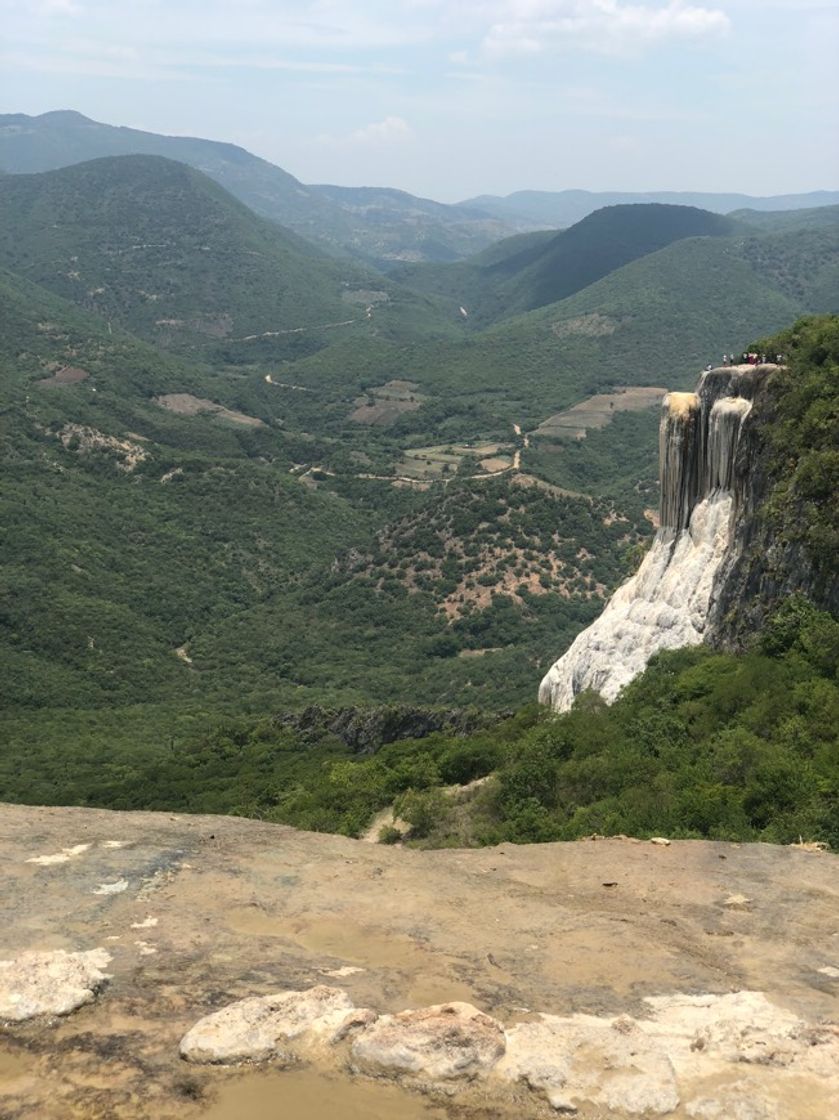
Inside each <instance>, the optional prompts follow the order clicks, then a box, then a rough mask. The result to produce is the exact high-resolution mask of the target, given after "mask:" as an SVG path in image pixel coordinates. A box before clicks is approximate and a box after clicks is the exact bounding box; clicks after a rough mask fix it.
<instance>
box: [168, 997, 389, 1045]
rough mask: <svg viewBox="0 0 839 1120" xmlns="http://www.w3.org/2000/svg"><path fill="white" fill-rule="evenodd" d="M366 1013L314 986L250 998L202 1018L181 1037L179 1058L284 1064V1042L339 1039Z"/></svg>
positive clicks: (362, 1018)
mask: <svg viewBox="0 0 839 1120" xmlns="http://www.w3.org/2000/svg"><path fill="white" fill-rule="evenodd" d="M369 1014H370V1013H369V1012H364V1011H362V1010H360V1009H359V1008H356V1007H353V1004H352V1000H351V999H350V998H349V996H348V995H347V993H346V992H343V991H341V989H340V988H329V987H327V986H326V985H324V984H319V985H318V986H317V987H315V988H309V989H308V990H307V991H305V992H277V993H276V994H275V995H270V996H252V997H250V998H249V999H241V1000H238V1001H237V1002H236V1003H231V1004H229V1005H228V1006H227V1007H224V1008H222V1009H221V1011H216V1012H214V1013H213V1014H212V1015H206V1016H205V1017H204V1018H203V1019H200V1020H199V1021H198V1022H197V1023H196V1024H195V1026H194V1027H193V1028H192V1029H191V1030H189V1031H187V1033H186V1034H185V1035H184V1037H183V1038H182V1039H181V1045H180V1051H181V1057H183V1058H186V1059H187V1060H188V1061H191V1062H218V1063H225V1062H243V1061H252V1062H261V1061H265V1060H266V1059H269V1058H271V1059H275V1060H281V1061H282V1060H285V1059H287V1058H288V1057H289V1056H290V1055H289V1053H288V1051H287V1050H286V1049H284V1047H283V1043H287V1042H291V1041H292V1040H294V1039H297V1038H300V1037H301V1036H302V1035H306V1034H309V1035H313V1036H316V1037H319V1038H328V1039H330V1040H333V1039H334V1040H336V1041H337V1040H339V1039H341V1038H343V1037H345V1036H346V1034H347V1033H348V1031H349V1030H350V1029H351V1028H352V1026H353V1025H354V1024H355V1023H364V1022H367V1021H369Z"/></svg>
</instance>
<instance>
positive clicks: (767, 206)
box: [459, 190, 839, 229]
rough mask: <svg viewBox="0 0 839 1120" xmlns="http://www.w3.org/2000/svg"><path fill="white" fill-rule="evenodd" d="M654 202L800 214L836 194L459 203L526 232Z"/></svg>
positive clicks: (606, 194)
mask: <svg viewBox="0 0 839 1120" xmlns="http://www.w3.org/2000/svg"><path fill="white" fill-rule="evenodd" d="M639 202H656V203H662V204H665V205H670V206H696V207H698V208H699V209H701V210H711V211H712V212H714V213H716V214H729V213H731V211H732V210H759V211H763V210H803V209H809V208H811V207H816V206H835V205H837V204H839V191H810V192H808V193H805V194H782V195H767V196H765V197H760V196H755V195H748V194H736V193H714V192H710V193H706V192H703V191H582V190H566V191H529V190H528V191H514V192H513V193H512V194H508V195H505V196H504V197H501V196H499V195H491V194H482V195H478V196H477V197H475V198H469V199H465V200H464V201H463V202H461V203H459V205H460V206H471V207H475V208H477V209H480V210H482V211H484V212H485V213H487V214H492V215H494V216H495V217H497V218H499V219H501V220H506V221H510V222H519V223H526V224H529V226H530V228H531V229H538V228H543V227H545V226H551V227H554V228H556V227H563V226H570V225H573V224H574V223H575V222H579V221H582V219H583V218H585V217H587V216H588V215H589V214H591V213H593V212H594V211H595V210H600V209H601V208H602V207H604V206H619V205H625V204H629V203H639Z"/></svg>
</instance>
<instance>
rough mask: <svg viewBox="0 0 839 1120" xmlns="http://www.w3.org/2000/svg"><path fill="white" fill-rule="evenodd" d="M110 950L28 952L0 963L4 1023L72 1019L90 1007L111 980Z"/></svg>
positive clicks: (1, 1013)
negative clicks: (71, 1015)
mask: <svg viewBox="0 0 839 1120" xmlns="http://www.w3.org/2000/svg"><path fill="white" fill-rule="evenodd" d="M110 961H111V954H110V953H109V952H108V951H107V950H106V949H90V950H88V951H87V952H80V953H68V952H66V951H65V950H64V949H56V950H54V951H51V952H34V951H30V952H25V953H22V954H21V955H20V956H19V957H15V958H14V959H13V960H6V961H0V1020H4V1019H5V1020H7V1021H11V1022H21V1021H23V1020H24V1019H33V1018H35V1017H36V1016H37V1015H68V1014H69V1013H70V1012H71V1011H75V1010H76V1008H77V1007H81V1006H82V1004H85V1003H90V1001H91V1000H92V999H93V998H94V996H95V995H96V993H97V992H98V990H99V989H100V988H101V987H102V985H103V984H104V983H105V981H106V980H108V979H109V977H108V975H107V973H105V972H103V971H102V969H104V968H105V967H106V966H107V965H108V964H109V963H110Z"/></svg>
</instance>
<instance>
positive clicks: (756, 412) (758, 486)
mask: <svg viewBox="0 0 839 1120" xmlns="http://www.w3.org/2000/svg"><path fill="white" fill-rule="evenodd" d="M774 412H775V401H774V394H773V379H772V378H771V377H763V378H761V379H759V380H758V381H757V383H756V385H755V392H754V399H753V417H752V419H751V422H749V423H746V424H745V425H744V428H743V433H742V436H741V438H740V440H739V442H738V445H737V449H736V455H735V460H734V463H733V465H732V476H733V486H732V490H733V495H734V504H735V510H736V514H735V517H734V522H733V528H732V533H731V541H730V544H729V548H728V550H727V552H726V555H725V556H724V558H723V562H722V564H721V565H720V569H719V572H718V574H717V579H716V594H715V596H714V599H713V601H712V602H711V604H710V608H709V615H708V620H707V626H706V640H707V641H708V642H710V643H711V644H712V645H715V646H720V647H723V648H726V649H733V650H742V649H743V648H744V647H745V646H746V645H747V644H748V642H749V640H750V639H751V638H752V637H753V635H754V634H755V633H756V632H757V631H759V630H760V629H761V627H762V626H763V624H764V622H765V620H766V618H767V616H768V615H769V614H770V613H771V612H772V611H773V610H774V609H775V608H776V607H777V606H778V604H779V603H782V602H783V601H784V600H785V599H787V598H788V597H789V596H790V595H793V594H796V593H802V594H804V595H805V596H806V597H807V598H809V599H811V600H812V601H813V602H814V603H815V604H817V605H818V606H819V607H821V608H822V609H823V610H827V611H832V612H833V614H839V580H837V579H836V578H835V573H836V558H835V556H833V557H831V558H830V560H829V562H828V563H827V564H825V565H824V570H823V571H817V570H816V568H815V567H814V564H813V556H812V555H811V553H810V551H809V550H808V548H807V547H806V546H805V544H804V543H803V541H802V540H800V539H792V538H791V537H790V535H788V534H787V533H784V532H779V531H778V527H777V525H776V523H775V522H774V520H773V519H772V518H771V517H769V516H767V503H768V500H769V497H770V493H771V491H772V488H773V486H774V484H775V482H776V481H777V479H776V478H775V477H773V475H772V472H771V470H770V465H769V453H768V451H769V449H768V447H767V445H766V440H765V438H764V434H763V433H764V429H765V425H767V424H771V423H772V422H773V421H774V419H775V416H774ZM795 516H796V518H797V520H798V521H799V523H800V524H806V515H805V514H804V512H803V511H800V512H799V513H798V514H796V515H795Z"/></svg>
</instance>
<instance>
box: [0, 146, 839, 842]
mask: <svg viewBox="0 0 839 1120" xmlns="http://www.w3.org/2000/svg"><path fill="white" fill-rule="evenodd" d="M630 209H634V208H630ZM641 209H642V210H643V209H644V208H641ZM0 212H2V214H3V215H4V223H3V226H2V230H0V259H2V261H3V265H4V268H3V271H2V273H0V308H1V309H2V315H3V322H4V331H3V335H2V339H0V410H2V412H0V416H2V421H1V423H2V454H3V458H4V489H3V496H2V503H3V508H2V513H3V517H4V523H5V524H6V525H7V526H8V527H9V529H10V531H9V532H8V533H7V534H6V537H5V538H4V551H3V564H4V566H3V571H4V605H3V611H2V615H0V661H2V667H3V685H4V706H5V710H4V716H3V728H4V736H5V741H6V743H7V744H8V746H7V753H6V755H5V756H4V757H5V759H6V764H7V765H8V767H10V768H11V769H9V770H7V775H8V784H7V785H6V786H4V787H3V788H2V789H0V796H9V797H20V796H23V794H22V793H21V789H22V788H23V787H22V785H21V784H20V783H21V782H23V780H24V776H26V780H27V781H28V780H30V778H31V772H30V770H29V769H28V763H24V761H23V760H24V757H26V758H27V759H30V760H31V759H34V758H39V759H40V760H41V761H40V763H39V765H42V766H43V773H44V775H45V780H48V781H53V780H54V779H55V781H58V779H57V778H55V775H56V774H57V773H58V771H57V770H56V767H57V766H58V759H59V758H66V757H68V756H67V755H66V751H67V749H68V746H67V744H68V738H70V739H72V740H73V743H74V744H76V745H75V747H74V748H73V750H78V751H79V752H81V753H82V754H84V755H85V756H87V757H89V758H90V759H91V760H93V759H100V760H101V758H102V757H103V755H105V754H110V756H111V757H112V758H113V759H114V760H115V765H116V764H117V760H121V761H120V762H119V765H126V766H129V770H130V771H131V772H132V773H134V769H133V768H134V766H135V765H137V766H140V767H141V769H142V766H144V765H145V763H141V761H140V760H142V759H143V758H148V759H149V760H152V759H158V760H159V758H160V753H159V752H160V750H161V749H162V748H163V746H164V744H166V745H167V749H175V750H180V749H181V747H183V748H186V747H187V746H188V745H189V744H193V743H195V742H198V741H199V740H200V739H201V736H202V735H206V736H209V737H210V740H212V739H213V735H214V734H215V733H214V732H213V731H212V729H213V728H214V727H216V726H218V725H219V723H220V721H227V720H233V721H237V720H240V719H244V720H245V721H246V723H245V725H246V726H250V724H248V722H247V721H252V720H257V719H261V718H262V717H263V716H264V715H265V713H267V712H271V711H275V710H284V711H298V710H299V709H301V708H303V707H305V706H306V705H311V704H328V705H333V706H346V705H352V706H359V705H361V706H364V705H367V704H379V705H382V704H385V705H386V704H390V703H393V702H397V701H398V702H401V703H408V704H420V705H432V706H433V705H445V706H447V707H454V708H459V707H463V706H469V705H473V706H477V707H480V708H481V709H483V710H484V711H486V712H490V713H491V712H496V713H498V712H505V711H510V710H513V709H515V708H517V707H518V706H520V705H521V704H522V703H524V702H526V701H528V700H529V699H530V697H531V696H532V695H533V693H534V691H535V687H536V683H537V682H538V680H539V677H540V676H541V674H542V672H543V671H544V669H545V667H546V665H547V663H548V661H549V660H551V659H553V658H555V657H556V655H557V653H558V652H560V651H561V649H562V648H563V646H565V645H567V644H568V643H570V641H571V640H572V639H573V638H574V636H575V635H576V634H577V633H578V631H579V630H580V629H581V628H582V627H583V626H585V625H587V624H588V623H589V622H590V621H591V620H592V619H593V618H594V617H595V615H596V614H597V613H598V612H599V611H600V610H601V609H602V606H603V603H604V602H605V599H606V598H607V596H608V595H609V594H610V593H611V591H612V590H613V589H614V588H615V586H617V584H619V583H620V582H621V581H622V580H623V579H624V578H625V577H626V575H627V574H628V573H629V572H630V571H631V570H632V568H633V567H634V566H635V565H636V564H637V561H638V558H639V556H640V554H641V553H642V552H643V549H644V547H645V543H646V541H647V539H648V538H649V536H650V534H651V532H652V522H653V521H654V518H655V509H656V506H657V489H656V485H657V484H656V435H655V431H656V425H657V402H658V400H659V398H660V395H661V392H662V391H663V389H664V388H668V387H673V386H675V387H679V386H680V385H684V384H686V383H688V382H689V381H692V380H693V378H694V377H695V373H696V370H697V368H699V367H701V366H702V365H704V364H706V362H707V361H709V360H713V359H716V358H717V355H718V353H720V352H722V351H724V350H725V351H729V352H730V351H731V350H739V349H740V348H742V347H743V346H746V345H748V344H749V342H750V341H751V340H753V339H755V338H757V337H760V336H765V335H766V333H767V332H769V331H771V330H773V329H776V328H777V327H779V326H781V325H784V324H786V323H789V322H791V321H792V320H793V319H794V318H795V316H796V315H797V314H798V312H799V311H800V310H802V309H805V308H810V307H815V308H816V309H818V308H820V307H822V306H827V305H829V304H830V303H831V301H833V299H834V295H833V293H834V289H835V284H836V276H837V271H836V268H837V265H836V262H837V259H839V253H838V252H837V244H836V233H835V230H834V227H833V226H832V225H831V224H830V221H829V218H830V216H829V215H828V216H827V217H824V216H823V221H822V225H821V226H820V227H819V228H818V229H816V228H815V227H812V226H810V225H802V226H801V227H800V228H794V227H791V228H784V229H783V230H781V231H780V232H778V233H765V234H764V233H761V232H758V233H753V232H749V233H743V232H742V231H740V230H737V231H736V232H729V227H728V226H727V225H725V222H724V220H723V219H719V218H717V217H715V216H713V215H706V216H703V215H701V214H699V215H697V214H696V212H691V213H690V214H689V215H688V216H687V217H688V218H689V221H688V224H687V226H686V225H685V224H684V220H685V215H684V214H681V213H673V212H672V210H670V209H667V208H655V207H654V208H651V209H650V210H649V211H647V210H644V213H643V214H642V215H640V218H641V219H642V220H639V222H637V223H636V222H635V219H634V217H633V216H632V215H629V218H628V217H627V215H626V214H614V213H612V214H609V213H607V214H605V215H604V216H602V217H599V218H598V217H597V216H594V218H592V219H591V220H589V221H588V222H586V223H582V224H581V226H580V227H579V229H577V230H571V231H568V234H564V235H562V239H560V240H557V239H556V238H555V237H547V238H546V237H544V236H539V237H532V236H530V237H527V238H526V239H524V240H522V239H517V240H516V241H515V242H514V243H513V244H512V245H508V246H506V247H503V248H497V249H496V250H495V251H494V252H488V253H487V254H485V256H484V257H483V263H482V264H480V268H483V269H492V268H496V269H498V274H499V275H501V274H505V275H506V277H507V279H508V280H509V279H511V278H512V281H514V282H519V281H521V284H522V291H524V290H525V289H527V290H528V291H530V292H534V291H536V290H537V289H538V288H539V285H540V284H542V283H543V282H544V284H545V287H544V289H543V294H545V293H548V294H547V295H546V296H545V298H550V293H554V294H555V293H556V291H558V290H560V289H561V286H562V285H563V284H565V285H571V286H572V287H579V290H577V291H575V293H574V294H573V295H570V296H567V297H566V298H564V299H561V300H559V301H556V302H552V303H549V304H547V305H546V306H544V307H540V308H539V309H537V310H534V311H532V312H529V313H528V314H525V315H513V314H511V315H510V316H509V317H508V318H502V319H499V320H498V321H497V322H496V323H494V324H493V326H492V327H491V328H490V329H488V330H479V329H476V328H475V326H474V324H472V323H470V321H469V316H468V308H467V315H466V316H465V317H464V315H463V314H462V313H461V311H460V304H459V302H456V301H455V300H454V299H453V298H452V293H451V292H446V291H439V292H430V291H422V292H415V291H413V290H412V289H410V288H409V287H408V286H407V285H406V283H405V282H404V280H394V279H393V278H388V277H385V276H383V275H381V274H379V273H375V272H372V271H370V270H366V269H363V268H360V267H359V266H358V265H356V264H351V263H347V262H336V261H335V260H334V259H331V258H328V257H325V256H324V255H323V254H321V253H319V252H318V251H317V250H314V249H312V248H311V247H310V246H308V245H306V244H305V243H303V242H302V241H301V240H300V239H299V238H298V237H296V236H295V235H294V234H292V233H288V232H285V231H283V230H282V229H280V228H279V227H277V226H274V225H271V224H269V223H266V222H265V221H263V220H262V219H260V218H258V217H256V216H255V215H254V214H252V213H250V212H249V211H248V210H247V209H246V208H245V207H244V206H242V205H241V204H240V203H239V202H237V201H235V200H234V199H232V198H230V196H228V195H227V194H226V193H225V192H224V191H223V190H222V189H221V188H220V187H218V186H217V185H216V184H214V183H212V182H210V181H209V180H208V179H206V178H205V177H204V176H202V175H201V174H200V173H198V172H195V171H193V170H191V169H189V168H187V167H184V166H182V165H180V164H177V163H173V162H172V161H170V160H167V159H163V158H160V157H154V156H125V157H120V158H108V159H101V160H96V161H93V162H89V163H85V164H80V165H77V166H73V167H70V168H67V169H64V170H60V171H52V172H48V173H44V174H33V175H27V176H5V177H3V178H2V179H0ZM630 219H631V220H630ZM615 222H617V223H618V224H617V225H615ZM697 222H698V223H700V225H699V227H697V225H696V223H697ZM699 228H701V230H702V231H703V235H702V236H695V234H696V233H697V231H698V229H699ZM677 235H678V236H677ZM674 236H677V239H676V240H673V237H674ZM563 239H564V240H563ZM587 240H589V241H590V248H591V260H590V261H589V262H588V263H586V244H587ZM668 242H669V243H668ZM662 244H663V245H664V246H665V247H664V248H656V246H657V245H662ZM562 245H565V246H566V247H567V246H571V248H570V249H567V250H566V249H562V250H560V248H559V247H560V246H562ZM629 257H632V258H634V259H631V260H628V258H629ZM626 260H628V263H622V262H624V261H626ZM469 267H472V266H469ZM610 268H611V270H609V269H610ZM540 269H541V270H542V272H541V273H540V272H539V270H540ZM586 269H594V272H586ZM505 270H506V272H505ZM596 273H606V274H603V275H601V276H600V279H598V280H596V281H595V282H593V283H590V282H588V281H589V280H590V279H591V276H592V275H594V274H596ZM557 285H559V287H557ZM528 298H530V297H528ZM540 298H541V297H540ZM811 442H813V441H811ZM813 446H814V447H815V446H817V444H816V443H814V444H813ZM819 446H820V445H819ZM805 474H806V471H805V472H804V473H803V474H802V479H804V475H805ZM808 477H809V476H808ZM805 483H806V479H804V481H802V482H800V483H796V486H797V487H799V489H798V490H796V493H799V492H801V493H803V490H802V489H801V487H804V486H805ZM237 726H238V724H237ZM237 734H238V732H237ZM250 734H251V732H250V731H247V732H246V737H247V736H249V735H250ZM196 736H197V738H196ZM208 741H209V740H208ZM213 741H214V740H213ZM295 744H296V740H294V738H293V737H292V739H291V740H289V741H288V744H287V746H288V751H290V754H289V756H288V757H289V760H290V761H289V765H292V766H293V768H297V767H300V766H302V767H303V769H304V770H305V769H306V767H308V765H309V763H308V762H305V760H301V759H300V758H299V757H298V755H297V754H296V753H295V752H296V751H297V746H296V745H295ZM189 749H192V747H190V748H189ZM285 749H286V748H285V747H284V748H283V750H285ZM307 749H308V748H307ZM330 749H331V748H330ZM199 753H200V752H199ZM312 757H315V756H312ZM493 757H494V756H493ZM131 760H133V761H131ZM272 765H273V763H272ZM423 765H425V764H424V763H423ZM62 772H64V771H62ZM126 773H127V771H126ZM49 775H53V778H49ZM65 777H66V773H65ZM119 780H120V781H121V780H122V779H119ZM278 780H279V779H278ZM284 780H285V779H283V781H284ZM431 784H432V785H433V784H434V783H433V782H432V783H431ZM409 787H410V783H409V784H408V786H406V788H409ZM39 788H40V787H39ZM56 788H57V787H56ZM64 788H67V789H69V788H73V789H75V790H76V791H77V792H76V793H74V794H73V796H74V797H78V798H85V797H88V796H92V795H91V794H89V792H85V791H84V790H83V789H82V787H81V786H72V787H69V786H66V785H65V787H64ZM39 796H41V795H39ZM43 796H47V795H46V794H44V795H43ZM54 796H58V795H57V794H50V795H49V797H50V798H52V797H54ZM68 796H69V794H68ZM149 803H151V801H149ZM245 803H246V799H242V798H240V799H239V801H237V803H236V805H237V806H238V807H239V808H241V807H242V805H244V804H245ZM248 804H250V803H249V802H248ZM365 804H367V802H365ZM233 807H234V808H235V807H236V806H233ZM259 811H262V810H261V809H260V810H259ZM365 811H366V810H365ZM301 812H302V811H301ZM352 814H353V815H352V820H353V821H356V820H360V818H359V817H358V815H357V812H356V809H353V810H352ZM288 819H291V818H290V817H289V818H288ZM294 819H295V820H297V821H303V820H304V817H303V816H300V817H299V818H298V817H295V818H294ZM306 819H308V818H306ZM335 819H336V818H333V817H330V816H328V815H327V816H325V817H316V818H313V822H314V823H316V824H317V826H318V827H333V826H336V825H335ZM341 819H342V820H343V821H344V823H342V824H341V825H340V827H349V825H347V823H346V820H349V819H350V818H349V817H348V818H346V820H344V818H341ZM336 827H337V826H336ZM353 827H355V826H353ZM487 835H489V834H487Z"/></svg>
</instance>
